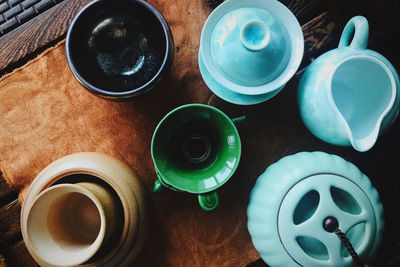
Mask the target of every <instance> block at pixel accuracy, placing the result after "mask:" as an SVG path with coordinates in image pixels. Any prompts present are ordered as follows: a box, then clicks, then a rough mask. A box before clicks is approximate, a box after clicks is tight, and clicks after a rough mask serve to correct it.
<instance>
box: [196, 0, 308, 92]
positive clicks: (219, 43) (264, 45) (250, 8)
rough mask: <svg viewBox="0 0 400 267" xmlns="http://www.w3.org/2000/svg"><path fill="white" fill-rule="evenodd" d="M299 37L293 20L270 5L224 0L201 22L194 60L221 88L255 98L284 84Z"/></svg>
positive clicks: (299, 50)
mask: <svg viewBox="0 0 400 267" xmlns="http://www.w3.org/2000/svg"><path fill="white" fill-rule="evenodd" d="M303 40H304V39H303V34H302V30H301V27H300V24H299V23H298V21H297V19H296V17H295V16H294V15H293V13H292V12H291V11H290V10H289V9H288V8H287V7H286V6H284V5H283V4H281V3H280V2H278V1H275V0H270V1H264V0H251V1H240V0H229V1H226V2H224V3H223V4H221V5H220V6H219V7H218V8H216V9H215V10H214V11H213V12H212V13H211V15H210V16H209V18H208V19H207V21H206V23H205V25H204V27H203V31H202V35H201V44H200V53H199V55H200V57H201V58H202V60H203V62H204V66H205V68H206V69H207V72H208V73H210V75H211V76H212V77H213V79H215V80H216V81H217V82H218V83H219V84H220V85H221V86H223V87H226V88H227V89H229V90H232V91H234V92H236V93H240V94H246V95H260V94H265V93H268V92H271V91H274V90H276V89H278V88H280V87H282V86H283V85H285V84H286V83H287V81H288V80H289V79H290V78H291V77H292V76H293V75H294V73H295V72H296V70H297V68H298V67H299V65H300V62H301V58H302V55H303V50H304V42H303Z"/></svg>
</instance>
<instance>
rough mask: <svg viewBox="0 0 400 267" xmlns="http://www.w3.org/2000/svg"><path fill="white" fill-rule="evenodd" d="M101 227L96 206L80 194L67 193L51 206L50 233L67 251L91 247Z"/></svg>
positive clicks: (49, 217) (49, 213)
mask: <svg viewBox="0 0 400 267" xmlns="http://www.w3.org/2000/svg"><path fill="white" fill-rule="evenodd" d="M100 226H101V218H100V213H99V211H98V209H97V207H96V204H95V203H94V202H93V201H92V200H91V199H90V198H88V197H87V196H85V195H82V194H80V193H76V192H72V193H67V194H65V195H63V196H60V197H59V198H58V199H56V200H55V201H54V202H53V203H52V204H51V205H50V206H49V212H48V214H47V227H48V230H49V233H50V235H51V236H52V237H53V239H54V240H56V241H57V244H58V245H59V246H60V247H62V248H63V249H65V250H70V251H75V250H80V249H82V248H85V247H87V246H90V245H91V244H92V243H93V242H94V241H95V240H96V238H97V236H98V234H99V232H100Z"/></svg>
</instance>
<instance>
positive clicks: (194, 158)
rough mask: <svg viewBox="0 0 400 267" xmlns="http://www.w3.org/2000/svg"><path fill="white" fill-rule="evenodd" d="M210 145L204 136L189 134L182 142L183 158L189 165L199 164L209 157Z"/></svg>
mask: <svg viewBox="0 0 400 267" xmlns="http://www.w3.org/2000/svg"><path fill="white" fill-rule="evenodd" d="M211 146H212V144H211V141H210V139H209V138H208V137H207V136H206V135H204V134H199V133H197V134H190V135H189V136H186V137H184V139H183V141H182V154H183V157H184V158H185V159H186V160H187V161H188V162H190V163H193V164H201V163H204V162H205V161H207V160H208V159H209V158H210V156H211V150H212V147H211Z"/></svg>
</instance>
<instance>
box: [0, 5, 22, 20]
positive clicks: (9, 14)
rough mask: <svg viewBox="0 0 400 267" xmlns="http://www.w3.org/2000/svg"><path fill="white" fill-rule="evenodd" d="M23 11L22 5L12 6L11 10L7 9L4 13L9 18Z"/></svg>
mask: <svg viewBox="0 0 400 267" xmlns="http://www.w3.org/2000/svg"><path fill="white" fill-rule="evenodd" d="M21 12H22V7H20V6H15V7H13V8H11V9H10V10H7V11H6V12H4V13H3V16H4V17H5V18H6V19H9V18H11V17H15V16H16V15H17V14H18V13H21Z"/></svg>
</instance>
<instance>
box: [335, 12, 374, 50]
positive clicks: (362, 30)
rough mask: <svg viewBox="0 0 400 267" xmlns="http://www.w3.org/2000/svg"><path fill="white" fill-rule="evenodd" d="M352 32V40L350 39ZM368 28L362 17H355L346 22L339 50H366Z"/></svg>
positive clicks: (365, 20) (366, 21)
mask: <svg viewBox="0 0 400 267" xmlns="http://www.w3.org/2000/svg"><path fill="white" fill-rule="evenodd" d="M353 32H354V36H353V39H352V40H351V42H350V37H351V35H352V33H353ZM368 34H369V26H368V20H367V19H366V18H365V17H363V16H355V17H353V18H352V19H350V20H349V22H347V24H346V26H345V27H344V29H343V32H342V36H341V37H340V41H339V48H343V47H350V48H355V49H366V48H367V44H368Z"/></svg>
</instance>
